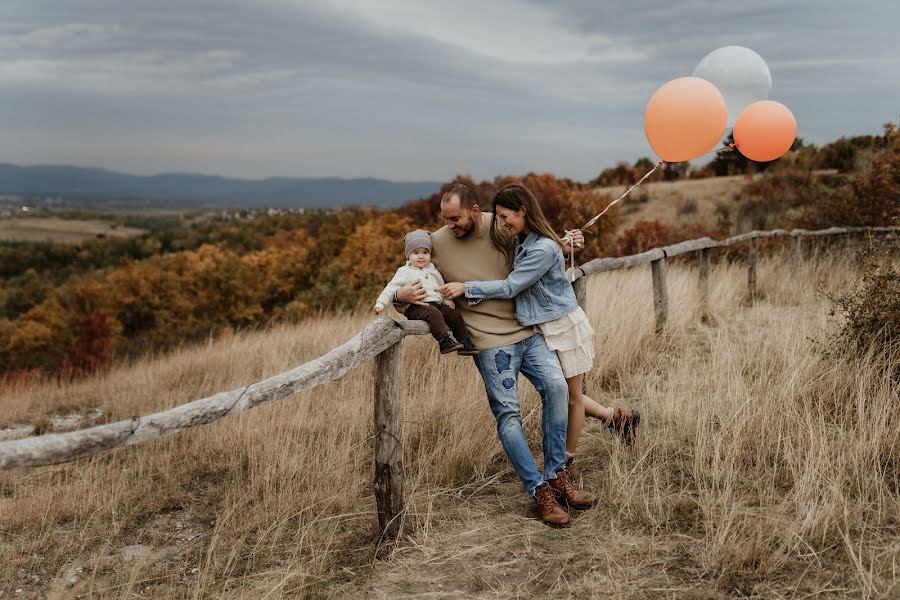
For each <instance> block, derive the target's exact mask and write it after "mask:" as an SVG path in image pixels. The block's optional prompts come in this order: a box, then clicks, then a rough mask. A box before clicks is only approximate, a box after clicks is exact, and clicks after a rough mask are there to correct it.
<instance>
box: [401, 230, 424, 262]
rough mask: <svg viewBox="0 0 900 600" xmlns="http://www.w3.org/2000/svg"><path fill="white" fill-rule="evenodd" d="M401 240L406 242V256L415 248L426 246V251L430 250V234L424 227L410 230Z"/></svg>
mask: <svg viewBox="0 0 900 600" xmlns="http://www.w3.org/2000/svg"><path fill="white" fill-rule="evenodd" d="M403 241H404V242H405V243H406V255H405V256H406V258H409V255H410V254H412V253H413V251H414V250H415V249H416V248H428V251H429V252H431V234H430V233H428V232H427V231H425V230H424V229H416V230H415V231H410V232H409V233H407V234H406V237H404V238H403Z"/></svg>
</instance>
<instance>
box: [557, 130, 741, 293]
mask: <svg viewBox="0 0 900 600" xmlns="http://www.w3.org/2000/svg"><path fill="white" fill-rule="evenodd" d="M726 148H727V149H728V150H734V149H735V148H736V146H735V145H734V144H733V143H731V144H727V145H725V146H723V147H722V148H713V149H712V150H710V151H709V152H706V153H704V154H701V155H700V156H698V157H697V158H701V157H703V156H706V155H707V154H712V153H713V152H719V151H720V150H725V149H726ZM665 162H666V161H664V160H661V161H659V162H658V163H656V166H654V167H653V168H652V169H650V170H649V171H647V172H646V173H645V174H644V176H643V177H641V178H640V179H639V180H638V181H637V183H635V184H634V185H632V186H631V187H630V188H628V189H627V190H625V193H624V194H622V195H621V196H619V197H618V198H616V199H615V200H613V201H612V202H610V203H609V204H607V205H606V208H604V209H603V210H602V211H601V212H600V213H599V214H597V215H595V216H594V218H593V219H591V220H590V221H588V222H587V223H586V224H585V225H584V226H583V227H582V228H581V230H582V231H584V230H585V229H587V228H588V227H590V226H591V225H593V224H594V223H596V222H597V220H598V219H599V218H600V217H602V216H603V215H605V214H606V213H607V212H608V211H609V209H610V208H612V207H613V206H615V205H616V204H618V203H619V202H621V201H622V200H624V199H625V197H626V196H627V195H628V194H630V193H631V192H632V190H634V189H635V188H636V187H638V186H639V185H641V184H642V183H644V181H646V180H647V178H648V177H650V176H651V175H653V172H654V171H656V170H657V169H658V168H660V167H661V166H663V165H664V164H665ZM561 241H562V242H568V243H569V264H570V266H571V269H570V270H569V273H570V274H571V275H570V277H571V278H574V277H575V272H574V269H575V241H574V240H573V239H572V234H571V232H569V231H566V235H565V236H563V237H562V238H561Z"/></svg>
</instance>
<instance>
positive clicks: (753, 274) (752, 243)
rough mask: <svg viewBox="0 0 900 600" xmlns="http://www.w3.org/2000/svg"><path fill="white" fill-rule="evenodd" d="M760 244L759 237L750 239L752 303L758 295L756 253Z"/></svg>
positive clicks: (748, 272)
mask: <svg viewBox="0 0 900 600" xmlns="http://www.w3.org/2000/svg"><path fill="white" fill-rule="evenodd" d="M758 244H759V239H758V238H751V239H750V250H749V251H748V252H747V286H748V289H749V292H750V303H751V304H752V303H753V299H754V297H755V296H756V254H757V248H758Z"/></svg>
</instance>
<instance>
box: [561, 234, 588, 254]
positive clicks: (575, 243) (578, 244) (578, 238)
mask: <svg viewBox="0 0 900 600" xmlns="http://www.w3.org/2000/svg"><path fill="white" fill-rule="evenodd" d="M566 235H567V236H569V239H571V240H572V243H571V244H569V243H565V244H563V252H564V253H566V254H571V253H572V252H573V250H581V249H582V248H584V234H583V233H582V232H581V230H580V229H571V230H568V229H567V230H566Z"/></svg>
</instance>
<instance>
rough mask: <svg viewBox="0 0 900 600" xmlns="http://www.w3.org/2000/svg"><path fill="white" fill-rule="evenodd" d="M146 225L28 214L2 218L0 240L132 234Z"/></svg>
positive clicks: (70, 239) (68, 239)
mask: <svg viewBox="0 0 900 600" xmlns="http://www.w3.org/2000/svg"><path fill="white" fill-rule="evenodd" d="M142 233H144V230H143V229H137V228H134V227H123V226H121V225H116V224H115V223H110V222H108V221H92V220H81V219H59V218H57V217H28V218H15V217H14V218H10V219H0V241H8V242H77V241H80V240H83V239H86V238H93V237H97V236H105V237H120V238H126V237H133V236H136V235H140V234H142Z"/></svg>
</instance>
